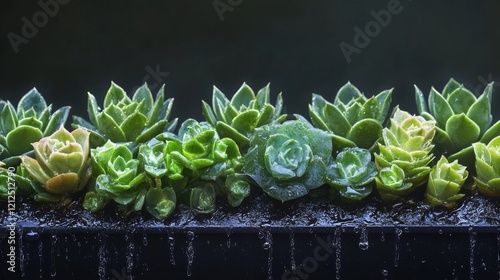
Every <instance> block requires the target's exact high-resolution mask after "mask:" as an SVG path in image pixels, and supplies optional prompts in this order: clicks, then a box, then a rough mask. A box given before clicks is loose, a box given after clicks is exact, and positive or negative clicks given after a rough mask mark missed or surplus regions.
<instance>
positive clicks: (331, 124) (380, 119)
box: [309, 82, 392, 152]
mask: <svg viewBox="0 0 500 280" xmlns="http://www.w3.org/2000/svg"><path fill="white" fill-rule="evenodd" d="M391 97H392V89H389V90H384V91H382V92H380V93H379V94H377V95H374V96H372V97H370V98H366V97H365V95H364V94H363V93H361V92H360V91H359V90H358V88H356V87H355V86H354V85H352V84H351V83H349V82H348V83H347V84H345V85H344V86H343V87H342V88H340V90H339V91H338V93H337V95H336V96H335V100H334V102H333V103H330V102H328V101H327V100H326V99H325V98H323V97H322V96H321V95H317V94H313V97H312V103H311V104H309V116H310V117H311V121H312V123H313V125H314V126H315V127H317V128H320V129H323V130H325V131H328V132H331V133H333V148H334V150H335V151H337V152H339V151H341V150H342V149H343V148H346V147H360V148H364V149H370V151H374V149H375V148H376V147H377V142H378V140H379V139H380V137H381V136H382V128H383V126H382V124H383V123H384V121H385V119H386V117H387V113H388V111H389V106H390V103H391Z"/></svg>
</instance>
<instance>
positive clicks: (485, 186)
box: [472, 136, 500, 198]
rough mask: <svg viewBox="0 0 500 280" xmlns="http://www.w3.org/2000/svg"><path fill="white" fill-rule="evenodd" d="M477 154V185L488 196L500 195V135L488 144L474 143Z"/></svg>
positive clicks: (475, 181)
mask: <svg viewBox="0 0 500 280" xmlns="http://www.w3.org/2000/svg"><path fill="white" fill-rule="evenodd" d="M472 146H473V148H474V154H475V155H476V173H477V176H476V177H474V183H475V187H476V188H477V190H478V191H479V193H481V194H482V195H485V196H487V197H493V198H498V197H500V136H497V137H495V138H493V139H492V140H491V141H490V142H489V143H488V144H484V143H474V144H472Z"/></svg>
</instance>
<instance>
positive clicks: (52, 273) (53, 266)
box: [50, 235, 58, 278]
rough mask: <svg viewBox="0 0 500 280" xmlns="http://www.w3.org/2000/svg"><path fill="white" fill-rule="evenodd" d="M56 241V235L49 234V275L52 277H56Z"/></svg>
mask: <svg viewBox="0 0 500 280" xmlns="http://www.w3.org/2000/svg"><path fill="white" fill-rule="evenodd" d="M57 243H58V237H57V235H51V236H50V276H51V277H52V278H54V277H56V275H57V268H56V257H57V256H56V254H57V252H58V248H57Z"/></svg>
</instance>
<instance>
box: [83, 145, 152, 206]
mask: <svg viewBox="0 0 500 280" xmlns="http://www.w3.org/2000/svg"><path fill="white" fill-rule="evenodd" d="M91 156H92V168H93V170H94V172H93V177H94V179H93V181H92V183H91V188H90V190H89V191H88V192H87V193H86V194H85V199H84V202H83V206H84V207H85V209H87V210H89V211H91V212H97V211H99V210H101V209H102V208H104V207H105V206H106V205H107V204H108V203H109V202H110V201H115V202H116V203H117V204H118V205H119V206H120V210H121V211H122V212H123V213H124V214H125V215H128V214H130V213H131V212H133V211H140V210H141V209H142V207H143V205H144V200H145V196H146V193H147V191H148V189H149V188H150V186H151V185H152V184H151V183H150V182H148V181H147V180H146V175H145V173H144V172H143V171H142V168H141V166H140V164H139V160H138V159H135V158H134V157H133V155H132V152H131V151H130V150H129V149H128V147H127V146H126V144H124V143H120V144H118V143H113V142H111V141H110V140H108V141H107V142H106V143H105V144H104V145H103V146H101V147H98V148H96V149H92V150H91Z"/></svg>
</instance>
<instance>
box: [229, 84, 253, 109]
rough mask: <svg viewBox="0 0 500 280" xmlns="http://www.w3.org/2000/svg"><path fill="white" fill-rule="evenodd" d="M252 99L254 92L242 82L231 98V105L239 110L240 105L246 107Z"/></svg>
mask: <svg viewBox="0 0 500 280" xmlns="http://www.w3.org/2000/svg"><path fill="white" fill-rule="evenodd" d="M254 99H255V94H254V92H253V90H252V89H251V88H250V87H249V86H248V85H247V84H246V83H243V85H241V87H240V88H239V89H238V91H236V93H235V94H234V96H233V98H232V99H231V105H233V106H234V107H235V108H236V110H238V111H239V110H240V108H241V107H242V106H246V107H248V105H249V104H250V101H252V100H254Z"/></svg>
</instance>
